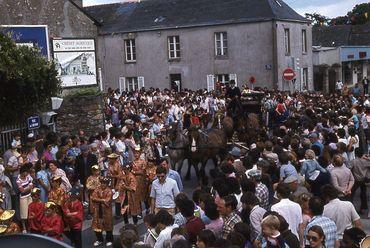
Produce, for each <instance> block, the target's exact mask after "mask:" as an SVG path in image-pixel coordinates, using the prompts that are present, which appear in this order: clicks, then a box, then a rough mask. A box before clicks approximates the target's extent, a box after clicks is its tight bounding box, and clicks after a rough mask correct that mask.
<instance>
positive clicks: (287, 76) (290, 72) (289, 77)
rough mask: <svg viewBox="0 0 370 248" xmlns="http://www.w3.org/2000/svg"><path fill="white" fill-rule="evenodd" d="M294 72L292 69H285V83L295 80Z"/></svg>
mask: <svg viewBox="0 0 370 248" xmlns="http://www.w3.org/2000/svg"><path fill="white" fill-rule="evenodd" d="M295 76H296V75H295V72H294V70H293V69H292V68H286V69H285V70H284V72H283V78H284V80H286V81H291V80H293V79H294V78H295Z"/></svg>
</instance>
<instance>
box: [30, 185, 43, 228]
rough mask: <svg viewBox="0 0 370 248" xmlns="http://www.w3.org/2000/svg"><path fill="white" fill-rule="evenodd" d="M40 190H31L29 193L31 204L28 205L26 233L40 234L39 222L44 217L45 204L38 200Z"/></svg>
mask: <svg viewBox="0 0 370 248" xmlns="http://www.w3.org/2000/svg"><path fill="white" fill-rule="evenodd" d="M40 194H41V190H40V189H39V188H33V189H32V192H31V197H32V202H31V203H30V205H28V231H29V232H30V233H36V234H41V221H42V219H43V217H44V211H45V203H44V202H42V201H41V199H40Z"/></svg>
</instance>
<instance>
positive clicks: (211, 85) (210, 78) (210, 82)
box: [207, 74, 215, 91]
mask: <svg viewBox="0 0 370 248" xmlns="http://www.w3.org/2000/svg"><path fill="white" fill-rule="evenodd" d="M214 89H215V76H214V75H212V74H210V75H207V91H212V90H214Z"/></svg>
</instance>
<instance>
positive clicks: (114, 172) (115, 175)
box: [107, 153, 122, 218]
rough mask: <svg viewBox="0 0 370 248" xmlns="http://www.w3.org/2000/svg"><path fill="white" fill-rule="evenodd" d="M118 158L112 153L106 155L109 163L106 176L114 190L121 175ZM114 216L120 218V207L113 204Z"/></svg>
mask: <svg viewBox="0 0 370 248" xmlns="http://www.w3.org/2000/svg"><path fill="white" fill-rule="evenodd" d="M118 158H119V155H118V154H116V153H112V154H109V155H108V159H109V162H108V173H107V176H108V177H109V178H110V179H111V183H112V184H111V187H112V189H114V190H116V188H117V183H118V180H119V178H120V177H121V173H122V169H121V165H120V162H119V160H118ZM113 194H114V192H113ZM115 215H116V218H120V216H121V207H120V206H118V204H115Z"/></svg>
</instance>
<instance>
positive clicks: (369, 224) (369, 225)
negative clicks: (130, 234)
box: [65, 163, 370, 248]
mask: <svg viewBox="0 0 370 248" xmlns="http://www.w3.org/2000/svg"><path fill="white" fill-rule="evenodd" d="M207 168H213V165H212V164H211V163H209V164H208V165H207ZM186 169H187V164H186V163H184V166H183V169H182V170H183V173H182V174H183V176H184V175H185V172H186V171H185V170H186ZM194 174H195V173H194V170H193V169H192V177H191V180H190V181H183V183H184V192H185V193H186V194H187V195H188V196H189V197H191V196H192V192H193V190H194V188H195V187H196V185H197V181H196V178H195V175H194ZM369 191H370V190H369ZM358 193H359V191H358ZM355 199H356V201H355V205H356V206H359V196H356V198H355ZM143 214H144V213H143ZM364 217H365V216H364ZM114 221H115V222H114V231H113V234H114V237H115V245H114V247H120V245H119V231H120V229H121V228H122V227H123V226H124V222H123V220H122V219H121V220H114ZM131 222H132V220H131V219H130V223H131ZM362 222H363V224H364V229H365V232H366V233H367V234H370V220H368V219H362ZM138 230H139V233H140V235H141V236H143V235H144V234H145V232H146V228H145V225H144V223H143V220H142V219H140V220H139V223H138ZM82 239H83V247H86V248H87V247H89V248H90V247H93V243H94V242H95V234H94V232H93V231H92V229H91V220H85V221H84V223H83V233H82ZM65 240H66V242H67V243H69V240H68V239H65ZM101 247H104V246H101Z"/></svg>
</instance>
